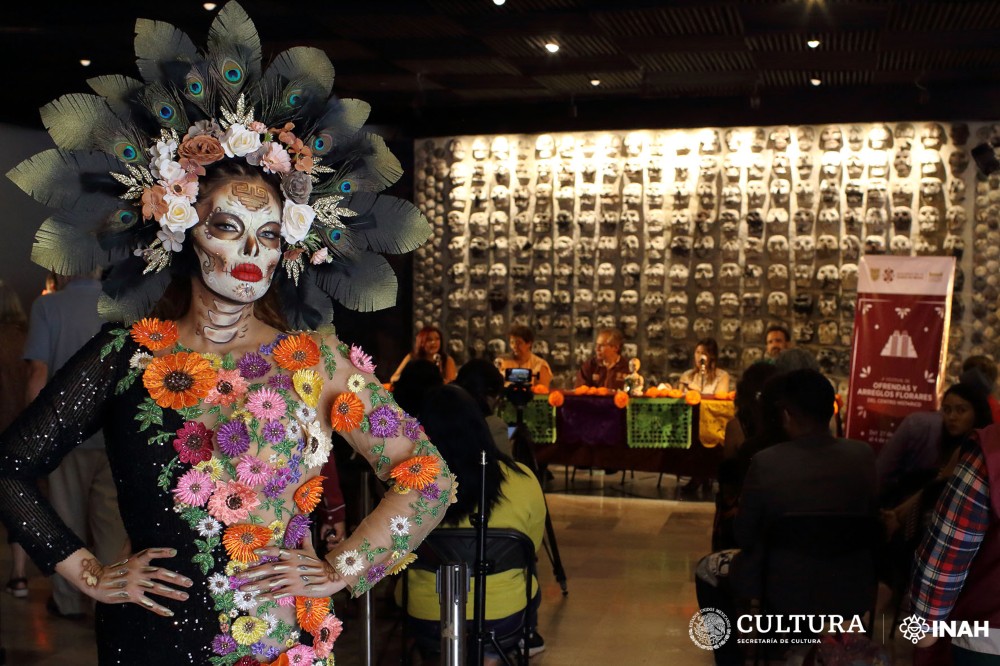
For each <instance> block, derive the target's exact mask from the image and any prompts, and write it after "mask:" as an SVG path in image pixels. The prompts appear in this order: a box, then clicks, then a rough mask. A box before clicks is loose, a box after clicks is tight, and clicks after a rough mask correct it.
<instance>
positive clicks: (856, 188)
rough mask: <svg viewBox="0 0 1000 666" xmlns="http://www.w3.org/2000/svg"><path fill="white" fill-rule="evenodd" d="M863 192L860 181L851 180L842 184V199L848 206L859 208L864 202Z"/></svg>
mask: <svg viewBox="0 0 1000 666" xmlns="http://www.w3.org/2000/svg"><path fill="white" fill-rule="evenodd" d="M864 196H865V191H864V186H863V185H862V183H861V181H860V180H857V179H852V180H849V181H847V182H846V183H845V184H844V197H845V199H846V200H847V205H848V206H860V205H861V203H862V202H863V201H864Z"/></svg>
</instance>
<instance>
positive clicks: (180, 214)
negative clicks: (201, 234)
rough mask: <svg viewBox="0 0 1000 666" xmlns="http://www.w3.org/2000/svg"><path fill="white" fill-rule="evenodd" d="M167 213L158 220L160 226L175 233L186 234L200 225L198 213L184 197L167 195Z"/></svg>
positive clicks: (165, 199) (165, 198)
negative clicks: (188, 230) (185, 232)
mask: <svg viewBox="0 0 1000 666" xmlns="http://www.w3.org/2000/svg"><path fill="white" fill-rule="evenodd" d="M163 200H164V201H166V202H167V206H168V208H167V212H166V213H165V214H164V215H163V216H162V217H161V218H160V219H159V220H157V221H158V222H159V223H160V226H162V227H164V228H165V229H169V230H170V231H173V232H178V231H179V232H184V231H186V230H187V229H190V228H191V227H193V226H194V225H196V224H198V212H197V211H196V210H195V209H194V206H192V205H191V204H190V203H189V202H188V200H187V199H185V198H184V197H175V196H171V195H167V196H165V197H163Z"/></svg>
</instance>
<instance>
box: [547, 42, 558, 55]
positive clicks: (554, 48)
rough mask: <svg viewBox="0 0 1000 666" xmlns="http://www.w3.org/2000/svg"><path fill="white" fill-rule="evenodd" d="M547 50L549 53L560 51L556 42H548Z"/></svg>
mask: <svg viewBox="0 0 1000 666" xmlns="http://www.w3.org/2000/svg"><path fill="white" fill-rule="evenodd" d="M545 50H546V51H548V52H549V53H555V52H556V51H558V50H559V45H558V44H556V43H555V42H548V43H547V44H546V45H545Z"/></svg>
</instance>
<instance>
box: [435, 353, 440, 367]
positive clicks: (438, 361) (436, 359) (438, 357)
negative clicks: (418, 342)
mask: <svg viewBox="0 0 1000 666" xmlns="http://www.w3.org/2000/svg"><path fill="white" fill-rule="evenodd" d="M434 362H435V363H437V364H438V365H441V354H434Z"/></svg>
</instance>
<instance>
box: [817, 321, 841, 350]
mask: <svg viewBox="0 0 1000 666" xmlns="http://www.w3.org/2000/svg"><path fill="white" fill-rule="evenodd" d="M818 332H819V343H820V344H821V345H832V344H836V343H837V338H838V337H839V336H838V326H837V322H835V321H824V322H823V323H821V324H820V325H819V331H818Z"/></svg>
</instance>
